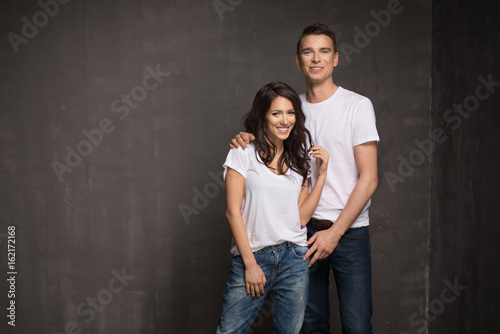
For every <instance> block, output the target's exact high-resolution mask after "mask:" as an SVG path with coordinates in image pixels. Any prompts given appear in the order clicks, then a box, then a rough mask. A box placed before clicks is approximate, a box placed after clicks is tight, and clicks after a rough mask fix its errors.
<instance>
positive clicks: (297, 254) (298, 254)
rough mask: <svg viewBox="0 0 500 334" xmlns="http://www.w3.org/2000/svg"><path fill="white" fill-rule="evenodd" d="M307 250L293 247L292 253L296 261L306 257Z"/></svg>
mask: <svg viewBox="0 0 500 334" xmlns="http://www.w3.org/2000/svg"><path fill="white" fill-rule="evenodd" d="M308 250H309V248H307V247H305V246H299V245H293V247H292V252H293V255H294V256H295V257H296V258H297V259H302V258H303V257H304V255H306V253H307V251H308Z"/></svg>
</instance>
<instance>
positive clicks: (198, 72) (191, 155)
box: [0, 0, 431, 334]
mask: <svg viewBox="0 0 500 334" xmlns="http://www.w3.org/2000/svg"><path fill="white" fill-rule="evenodd" d="M47 2H50V3H52V4H53V3H55V2H54V1H49V0H47ZM61 2H64V1H62V0H61ZM42 3H44V2H43V0H42ZM228 3H231V4H232V5H229V4H228ZM214 4H216V5H217V4H218V6H222V5H221V4H225V5H226V7H225V9H226V11H225V12H223V13H222V12H221V11H222V10H223V9H220V8H222V7H220V8H219V13H218V11H217V9H216V7H215V5H214ZM388 6H389V7H390V8H389V9H390V10H392V14H390V17H389V16H387V15H385V16H384V15H382V13H387V8H388ZM49 11H52V12H53V17H49V16H46V17H47V22H44V14H43V12H42V8H41V7H40V5H39V4H38V3H37V1H34V0H33V1H27V0H26V1H4V2H2V4H1V5H0V18H1V21H0V22H1V23H0V31H1V34H0V35H1V36H3V37H2V39H1V40H0V50H1V52H0V62H1V63H0V71H1V72H0V73H1V82H0V110H1V114H0V158H1V160H0V162H1V168H2V172H1V174H0V177H1V181H0V182H1V183H0V185H1V188H0V189H1V195H0V196H1V197H0V243H1V245H0V247H1V248H2V251H1V252H0V254H1V259H0V268H2V272H4V273H5V275H6V273H7V269H6V268H7V254H6V253H7V252H6V247H7V246H6V244H7V227H8V226H11V225H13V226H15V227H16V248H17V249H16V255H17V256H16V264H15V265H16V268H15V269H16V271H17V273H18V274H17V277H16V296H15V302H16V327H15V328H14V327H11V326H9V325H8V324H7V321H6V317H5V316H4V313H3V312H5V310H6V307H7V306H6V305H8V302H9V301H10V300H11V299H8V298H7V293H6V292H7V291H8V286H7V284H6V280H5V279H2V280H0V282H1V283H0V296H1V297H0V308H1V309H2V310H4V311H3V312H2V313H1V314H2V320H1V325H0V328H1V331H2V332H6V333H35V332H36V333H63V332H68V333H73V332H74V333H77V332H78V330H80V329H81V332H82V333H106V334H114V333H120V334H123V333H210V332H214V331H215V327H216V326H217V320H218V316H219V313H220V311H221V306H222V291H223V289H224V285H225V281H226V279H227V277H228V274H229V254H228V249H229V246H230V232H229V229H228V227H227V223H226V221H225V218H224V195H223V188H222V186H221V183H220V182H221V181H220V171H221V164H222V163H223V161H224V158H225V155H226V154H227V142H228V141H229V139H230V138H232V136H233V135H234V134H235V133H236V132H237V131H239V123H240V120H241V117H242V116H243V114H244V113H245V112H246V111H247V110H248V109H249V107H250V103H251V101H252V99H253V96H254V94H255V93H256V92H257V90H258V89H259V88H260V87H262V85H264V84H265V83H267V82H269V81H273V80H280V81H284V82H287V83H289V84H290V85H292V86H294V87H296V88H297V90H298V91H303V90H304V88H305V85H304V83H303V78H302V75H301V74H300V72H299V71H298V70H297V69H296V68H295V62H294V53H295V43H296V41H297V39H298V37H299V35H300V33H301V31H302V29H303V27H305V26H306V25H308V24H310V23H314V22H323V23H326V24H328V25H329V26H330V27H331V28H332V29H334V30H335V31H336V32H337V34H338V44H339V47H340V49H341V51H342V54H341V60H340V62H341V63H340V65H339V67H338V68H337V69H336V70H335V74H334V78H335V82H336V83H338V84H340V85H342V86H344V87H345V88H348V89H351V90H354V91H356V92H359V93H361V94H363V95H366V96H368V97H369V98H371V100H372V102H373V104H374V106H375V110H376V115H377V125H378V129H379V132H380V137H381V143H380V145H379V168H380V176H379V180H380V182H379V184H380V185H379V189H378V190H377V192H376V194H375V196H374V198H373V202H372V203H373V204H372V209H371V221H372V223H371V231H372V247H373V273H374V308H375V314H374V318H373V323H374V327H375V332H376V333H399V332H400V331H407V332H409V333H417V330H416V328H415V327H412V326H411V324H410V318H411V315H412V314H413V313H414V312H416V311H418V309H419V307H421V306H424V305H427V296H428V275H429V218H430V217H429V212H430V211H429V210H430V205H429V203H430V177H431V174H430V160H429V158H428V157H427V156H424V157H423V158H421V159H420V160H418V158H419V156H418V155H415V153H413V152H414V151H415V148H416V147H417V144H416V143H415V140H416V139H418V140H424V139H427V138H429V127H430V111H429V106H430V103H431V87H430V77H431V73H430V71H431V3H430V1H423V0H420V1H409V0H408V1H406V0H403V1H401V3H399V5H398V4H397V3H396V2H395V1H388V0H384V1H382V0H377V1H361V0H357V1H345V2H335V3H334V2H331V1H326V0H318V1H314V2H313V3H312V2H310V1H285V0H283V1H281V0H280V1H273V2H267V1H245V0H243V1H237V0H232V1H230V2H227V1H226V0H221V1H218V2H214V1H211V0H203V1H190V2H188V1H118V0H114V1H83V0H80V1H77V0H74V1H69V2H68V3H66V4H60V5H59V6H58V9H57V13H56V8H55V7H54V6H52V7H50V8H49ZM381 11H385V12H381ZM40 13H42V14H40ZM376 13H380V15H381V16H380V17H379V20H381V23H377V21H376V19H375V16H377V14H376ZM219 14H220V15H219ZM374 15H375V16H374ZM23 18H26V19H25V20H24V19H23ZM34 19H35V20H36V21H37V22H38V24H39V26H40V27H39V28H38V31H32V30H30V29H29V28H24V31H23V26H25V25H26V26H27V23H25V22H26V21H29V22H33V20H34ZM359 31H361V32H362V33H360V32H359ZM365 32H366V33H367V34H368V35H366V36H365V37H363V35H364V34H365ZM11 33H14V34H16V35H17V37H16V36H14V35H12V34H11ZM23 33H24V35H26V36H27V37H22V35H23ZM9 36H10V37H9ZM9 38H10V39H11V40H12V41H13V42H11V41H10V40H9ZM13 45H16V47H13ZM15 48H17V49H18V50H15ZM16 51H17V52H16ZM155 69H158V70H159V72H162V73H163V74H161V75H160V76H157V80H155V79H154V78H153V79H148V78H147V77H146V76H148V75H150V72H151V71H153V70H155ZM167 72H168V75H167V74H166V73H167ZM145 77H146V79H147V81H146V84H144V82H143V80H144V78H145ZM151 85H156V86H157V87H156V88H154V89H153V88H152V86H151ZM146 88H150V89H151V90H148V89H146ZM131 94H132V96H134V97H130V95H131ZM127 98H128V99H129V102H128V104H127V102H126V101H125V99H127ZM95 129H99V131H98V130H95ZM85 131H89V133H91V134H93V137H92V138H93V141H94V142H95V144H92V143H91V141H90V140H88V139H87V137H86V135H85V134H84V132H85ZM87 143H88V144H87ZM68 148H69V150H76V151H77V152H78V151H80V153H81V154H84V155H85V156H82V157H80V158H81V160H78V158H77V157H75V156H72V157H70V160H69V162H68V161H66V160H67V155H68ZM332 158H333V159H334V158H335V157H332ZM410 161H411V162H410ZM412 163H413V164H414V165H412ZM63 165H65V166H66V167H64V166H63ZM54 166H55V167H56V168H57V170H58V171H59V174H60V179H59V178H58V177H57V175H56V172H55V170H54ZM200 194H201V195H200ZM181 212H184V216H183V215H182V213H181ZM2 275H4V274H2ZM123 275H125V278H124V277H123ZM117 277H120V279H117ZM89 303H90V304H91V305H92V303H96V304H94V308H91V307H90V306H88V304H89ZM268 314H269V313H268V312H266V311H265V310H264V312H263V313H262V314H260V315H259V317H258V319H257V322H258V323H256V324H255V326H254V327H253V333H268V332H269V330H268V328H269V325H270V324H269V320H270V317H269V316H268ZM332 318H334V319H332V320H334V321H335V322H336V324H335V328H338V327H339V325H338V320H337V318H338V311H336V312H333V316H332ZM261 322H264V324H263V325H261Z"/></svg>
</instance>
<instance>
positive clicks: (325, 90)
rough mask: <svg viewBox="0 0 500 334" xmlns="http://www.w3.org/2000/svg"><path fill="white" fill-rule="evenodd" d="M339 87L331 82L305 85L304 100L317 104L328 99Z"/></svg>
mask: <svg viewBox="0 0 500 334" xmlns="http://www.w3.org/2000/svg"><path fill="white" fill-rule="evenodd" d="M338 88H339V86H337V85H336V84H334V83H333V81H328V82H322V83H320V84H315V83H313V82H308V83H307V94H306V99H307V102H309V103H319V102H323V101H325V100H327V99H329V98H330V97H331V96H332V95H333V94H335V92H336V91H337V89H338Z"/></svg>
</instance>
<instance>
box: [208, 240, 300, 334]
mask: <svg viewBox="0 0 500 334" xmlns="http://www.w3.org/2000/svg"><path fill="white" fill-rule="evenodd" d="M307 250H308V248H307V247H303V246H298V245H295V244H293V243H291V242H284V243H282V244H279V245H276V246H269V247H265V248H263V249H261V250H258V251H256V252H254V256H255V260H256V261H257V264H258V265H259V266H260V267H261V268H262V271H263V272H264V274H265V275H266V287H265V288H264V290H265V295H264V296H260V298H252V295H247V292H246V287H245V265H244V264H243V260H242V259H241V257H240V256H233V258H232V263H231V275H230V276H229V281H228V282H227V286H226V289H225V291H224V304H223V310H222V314H221V316H220V319H219V327H218V328H217V334H223V333H224V334H226V333H235V334H246V333H247V332H248V330H249V328H250V325H252V322H253V320H254V319H255V317H256V316H257V314H258V312H259V309H260V307H261V305H262V303H263V302H264V299H265V296H266V295H267V294H268V293H272V304H273V305H272V313H273V329H274V330H273V333H279V334H297V333H299V331H300V327H301V326H302V322H303V320H304V311H305V308H306V304H307V295H308V285H309V268H308V267H307V261H304V260H302V258H303V257H304V255H305V254H306V252H307Z"/></svg>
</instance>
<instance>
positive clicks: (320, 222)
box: [307, 218, 333, 231]
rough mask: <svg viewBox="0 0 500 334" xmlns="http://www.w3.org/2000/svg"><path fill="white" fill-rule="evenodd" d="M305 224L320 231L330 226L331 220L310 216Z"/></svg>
mask: <svg viewBox="0 0 500 334" xmlns="http://www.w3.org/2000/svg"><path fill="white" fill-rule="evenodd" d="M307 224H308V225H309V226H312V227H314V228H315V229H317V230H320V231H321V230H327V229H329V228H330V227H332V225H333V222H332V221H331V220H325V219H316V218H311V220H309V222H308V223H307Z"/></svg>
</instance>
